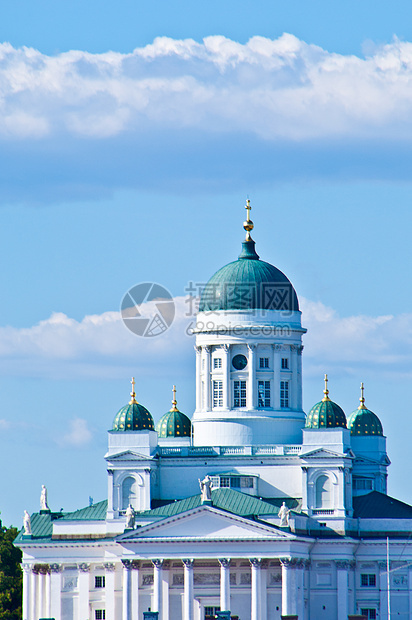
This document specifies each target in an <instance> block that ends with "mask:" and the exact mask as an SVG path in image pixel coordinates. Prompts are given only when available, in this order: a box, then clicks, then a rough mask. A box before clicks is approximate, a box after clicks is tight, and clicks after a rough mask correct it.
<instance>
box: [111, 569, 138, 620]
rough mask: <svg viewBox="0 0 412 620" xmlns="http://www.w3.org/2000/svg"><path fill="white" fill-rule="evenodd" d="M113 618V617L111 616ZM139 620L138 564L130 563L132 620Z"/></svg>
mask: <svg viewBox="0 0 412 620" xmlns="http://www.w3.org/2000/svg"><path fill="white" fill-rule="evenodd" d="M113 618H114V616H113ZM138 619H139V562H138V561H133V562H132V620H138Z"/></svg>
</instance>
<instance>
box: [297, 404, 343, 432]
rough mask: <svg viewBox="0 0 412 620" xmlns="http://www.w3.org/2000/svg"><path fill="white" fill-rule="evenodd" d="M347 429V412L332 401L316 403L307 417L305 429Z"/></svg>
mask: <svg viewBox="0 0 412 620" xmlns="http://www.w3.org/2000/svg"><path fill="white" fill-rule="evenodd" d="M338 426H339V427H342V428H346V416H345V412H344V411H343V409H341V407H339V405H337V404H336V403H334V402H333V401H332V400H321V401H320V403H316V405H314V406H313V407H312V409H311V410H310V411H309V413H308V415H307V416H306V424H305V428H336V427H338Z"/></svg>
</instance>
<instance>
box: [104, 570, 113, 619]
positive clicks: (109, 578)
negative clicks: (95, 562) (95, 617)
mask: <svg viewBox="0 0 412 620" xmlns="http://www.w3.org/2000/svg"><path fill="white" fill-rule="evenodd" d="M115 571H116V565H115V564H114V563H112V562H107V563H106V564H105V565H104V574H105V598H106V607H105V609H106V616H107V617H108V618H114V617H115V578H116V572H115Z"/></svg>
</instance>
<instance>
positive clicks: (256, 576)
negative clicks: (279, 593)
mask: <svg viewBox="0 0 412 620" xmlns="http://www.w3.org/2000/svg"><path fill="white" fill-rule="evenodd" d="M250 565H251V568H252V609H251V618H252V620H266V619H265V618H263V617H262V581H261V566H262V560H261V559H259V558H251V559H250Z"/></svg>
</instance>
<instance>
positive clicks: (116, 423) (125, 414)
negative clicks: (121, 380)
mask: <svg viewBox="0 0 412 620" xmlns="http://www.w3.org/2000/svg"><path fill="white" fill-rule="evenodd" d="M131 383H132V386H133V390H132V392H131V394H130V396H131V397H132V398H131V400H130V402H129V403H128V404H127V405H125V406H124V407H122V408H121V409H120V410H119V411H118V412H117V414H116V416H115V418H114V420H113V426H112V430H113V431H154V429H155V427H154V422H153V418H152V414H151V413H150V411H148V410H147V409H146V407H143V405H141V404H140V403H138V402H137V400H136V393H135V391H134V386H135V381H134V377H133V378H132V381H131Z"/></svg>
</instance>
